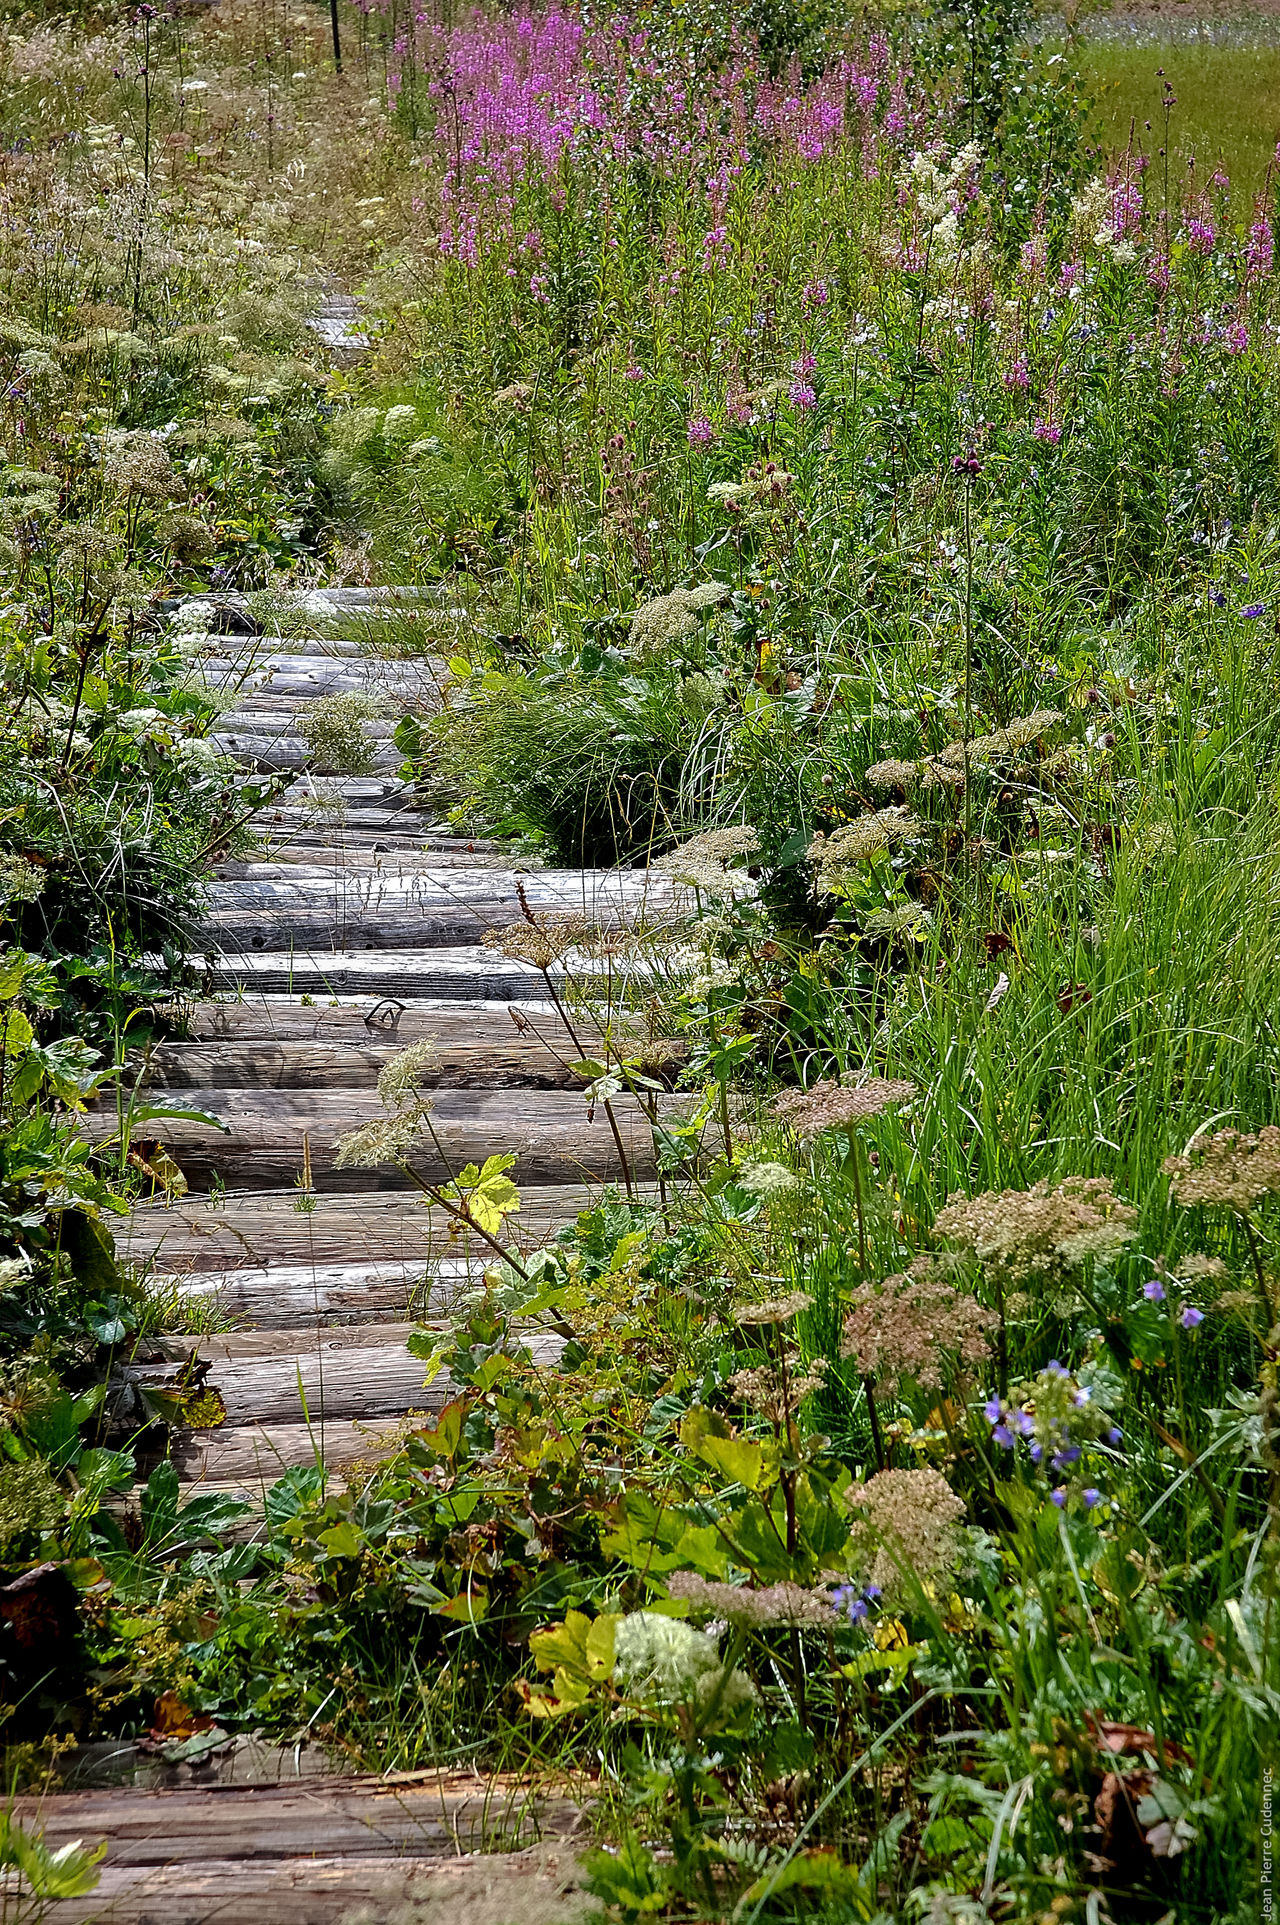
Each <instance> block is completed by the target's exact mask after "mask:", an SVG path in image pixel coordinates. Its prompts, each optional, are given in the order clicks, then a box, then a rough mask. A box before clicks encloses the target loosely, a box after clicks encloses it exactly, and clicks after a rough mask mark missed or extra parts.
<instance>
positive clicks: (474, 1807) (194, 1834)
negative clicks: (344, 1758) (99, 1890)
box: [11, 1772, 580, 1920]
mask: <svg viewBox="0 0 1280 1925" xmlns="http://www.w3.org/2000/svg"><path fill="white" fill-rule="evenodd" d="M11 1809H12V1811H13V1815H14V1816H15V1817H16V1818H17V1819H18V1821H19V1823H30V1824H33V1825H39V1826H40V1828H41V1829H42V1830H43V1833H44V1838H45V1843H46V1844H47V1845H48V1846H49V1847H50V1849H52V1850H58V1849H59V1848H60V1847H61V1846H63V1845H65V1844H71V1843H72V1842H74V1841H75V1840H76V1839H83V1840H84V1841H86V1842H90V1843H91V1842H96V1841H97V1840H100V1839H104V1838H105V1839H106V1841H107V1858H106V1863H107V1864H108V1865H109V1866H120V1867H122V1866H128V1865H131V1866H144V1865H149V1866H162V1865H179V1866H183V1867H191V1866H195V1865H199V1864H206V1863H208V1862H210V1861H218V1860H237V1861H239V1862H241V1863H253V1862H258V1863H261V1862H263V1861H266V1862H270V1861H271V1860H276V1859H282V1858H295V1857H302V1856H306V1855H309V1854H313V1853H314V1854H316V1855H322V1856H326V1857H330V1858H338V1857H341V1858H344V1859H355V1858H373V1859H382V1858H387V1857H389V1856H391V1855H392V1854H395V1853H398V1852H405V1853H412V1854H413V1855H414V1856H416V1857H422V1858H431V1857H441V1858H450V1857H453V1856H454V1855H455V1854H456V1853H457V1852H459V1851H468V1850H483V1849H484V1847H485V1846H486V1845H491V1844H497V1843H499V1842H506V1841H514V1840H516V1839H518V1838H519V1837H521V1836H522V1835H523V1836H525V1837H528V1836H530V1835H562V1836H567V1835H571V1834H572V1833H573V1832H574V1830H575V1829H576V1828H577V1826H578V1824H579V1823H580V1810H579V1808H578V1807H577V1806H576V1805H575V1804H573V1803H572V1802H571V1801H570V1800H569V1799H567V1798H565V1797H563V1796H560V1797H555V1796H550V1795H547V1796H543V1797H539V1796H537V1795H536V1793H535V1792H534V1790H533V1789H532V1788H531V1787H530V1786H529V1785H528V1784H521V1783H519V1782H518V1781H517V1780H514V1779H510V1778H503V1779H498V1780H495V1781H493V1782H492V1783H491V1784H486V1783H485V1782H484V1780H482V1779H479V1778H477V1777H475V1776H473V1775H472V1774H471V1773H464V1772H448V1773H439V1774H436V1773H432V1772H402V1773H397V1774H395V1775H393V1776H391V1777H389V1778H383V1779H379V1778H353V1777H344V1778H338V1779H311V1780H306V1781H304V1782H301V1783H295V1784H287V1783H286V1784H278V1785H254V1786H241V1785H235V1784H231V1785H227V1784H213V1785H209V1786H207V1787H206V1786H199V1787H197V1786H192V1787H189V1788H186V1787H184V1788H182V1789H179V1790H174V1791H165V1790H135V1789H133V1788H132V1787H125V1788H121V1789H113V1790H108V1791H81V1792H54V1793H52V1794H51V1795H49V1796H47V1797H44V1798H16V1799H14V1800H13V1801H12V1806H11ZM82 1902H83V1901H82ZM267 1915H268V1916H273V1915H272V1914H267ZM81 1917H82V1920H83V1913H82V1914H81Z"/></svg>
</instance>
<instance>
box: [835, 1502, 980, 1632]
mask: <svg viewBox="0 0 1280 1925" xmlns="http://www.w3.org/2000/svg"><path fill="white" fill-rule="evenodd" d="M848 1500H849V1503H850V1505H851V1506H852V1507H853V1509H854V1512H855V1522H854V1525H853V1530H852V1532H851V1534H850V1535H851V1540H852V1544H853V1549H854V1554H855V1556H857V1557H859V1558H860V1561H861V1562H862V1564H863V1565H864V1567H865V1575H866V1578H867V1579H868V1581H869V1582H870V1584H871V1585H873V1586H874V1587H875V1588H876V1589H877V1590H879V1591H880V1592H882V1593H883V1595H884V1597H885V1599H886V1601H889V1602H892V1601H893V1600H894V1599H895V1598H898V1599H901V1598H904V1597H908V1598H909V1597H910V1594H911V1579H912V1577H914V1578H915V1579H916V1580H917V1581H918V1582H919V1583H920V1584H922V1585H924V1586H925V1587H926V1588H929V1587H931V1586H932V1585H933V1584H934V1583H935V1582H936V1581H937V1580H938V1579H939V1578H941V1577H943V1576H945V1575H946V1574H947V1573H948V1572H949V1571H951V1570H953V1569H954V1568H955V1566H956V1564H957V1563H958V1562H959V1560H960V1554H961V1551H962V1548H963V1545H962V1540H961V1537H960V1529H959V1527H960V1520H961V1519H962V1518H963V1516H964V1502H963V1499H961V1498H959V1497H957V1495H956V1493H955V1492H954V1491H953V1490H952V1488H951V1486H950V1485H949V1484H948V1482H947V1480H946V1478H945V1477H942V1476H940V1474H939V1473H938V1472H937V1471H936V1470H883V1471H879V1472H877V1474H876V1475H875V1476H874V1477H872V1478H870V1479H869V1480H868V1482H867V1483H865V1484H863V1485H860V1486H855V1487H854V1488H853V1489H852V1490H851V1491H850V1492H849V1493H848Z"/></svg>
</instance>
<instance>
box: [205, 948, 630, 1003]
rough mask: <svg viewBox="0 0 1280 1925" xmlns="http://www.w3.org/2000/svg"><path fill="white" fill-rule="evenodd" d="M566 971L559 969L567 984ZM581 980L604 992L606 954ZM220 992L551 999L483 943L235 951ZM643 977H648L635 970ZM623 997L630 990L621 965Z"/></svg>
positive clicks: (536, 977)
mask: <svg viewBox="0 0 1280 1925" xmlns="http://www.w3.org/2000/svg"><path fill="white" fill-rule="evenodd" d="M567 973H568V972H566V970H565V968H564V966H563V965H561V964H557V965H555V966H553V968H552V971H551V974H552V979H553V981H555V982H557V983H562V982H564V981H565V980H566V976H567ZM572 975H573V977H574V978H575V979H576V980H577V981H588V980H593V979H594V980H598V981H599V982H600V984H601V992H602V994H603V989H604V986H605V985H606V984H607V983H608V981H609V965H608V963H607V961H605V960H603V959H601V958H599V957H584V958H582V959H580V960H574V961H573V970H572ZM212 977H213V987H214V988H215V989H224V990H230V991H232V992H233V993H235V994H245V995H250V994H255V993H257V994H267V995H277V996H278V995H286V996H304V995H305V996H316V997H324V998H326V999H330V998H332V999H334V1000H337V1001H342V1000H344V999H348V998H350V997H352V996H395V997H400V998H403V999H405V1000H414V1001H416V1000H420V999H421V998H424V997H439V998H440V1000H441V1001H442V1002H471V1001H475V1002H479V1003H525V1002H544V1001H545V1000H546V996H547V985H546V981H545V979H544V977H543V975H542V972H541V970H539V969H535V968H534V966H533V964H532V963H526V962H520V961H512V960H510V959H509V958H507V957H505V956H501V955H499V954H498V952H497V951H496V950H493V949H486V948H485V947H484V946H483V945H482V944H479V943H476V944H462V945H459V946H457V947H448V948H440V949H374V948H369V949H335V950H328V951H315V952H311V951H306V950H301V951H295V952H293V953H290V952H289V951H287V950H266V949H264V950H262V951H246V950H239V951H233V952H231V953H229V954H224V955H221V956H215V957H214V959H213V964H212ZM633 977H634V978H635V980H637V981H640V980H642V979H641V978H640V977H639V976H638V974H637V973H636V972H633ZM612 986H613V989H614V993H615V996H618V997H620V996H621V994H622V989H623V986H624V985H623V982H622V978H621V972H620V971H619V969H618V967H617V964H616V963H615V964H614V968H613V972H612Z"/></svg>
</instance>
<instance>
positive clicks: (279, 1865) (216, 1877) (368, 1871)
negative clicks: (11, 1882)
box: [16, 1794, 590, 1925]
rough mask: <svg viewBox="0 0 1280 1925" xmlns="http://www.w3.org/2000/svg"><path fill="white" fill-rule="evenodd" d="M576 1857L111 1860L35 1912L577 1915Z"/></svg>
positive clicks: (201, 1922)
mask: <svg viewBox="0 0 1280 1925" xmlns="http://www.w3.org/2000/svg"><path fill="white" fill-rule="evenodd" d="M85 1795H93V1794H85ZM151 1795H154V1794H151ZM575 1863H576V1856H575V1852H574V1850H573V1848H572V1847H571V1846H569V1845H564V1846H560V1847H558V1848H554V1849H550V1850H549V1849H548V1848H546V1847H541V1848H534V1849H533V1850H530V1851H526V1852H520V1853H513V1854H498V1853H494V1854H491V1855H486V1856H478V1857H452V1858H447V1857H441V1858H439V1859H435V1858H431V1859H428V1858H424V1857H422V1856H419V1855H417V1850H416V1848H415V1849H414V1851H412V1852H405V1853H400V1854H393V1853H387V1854H384V1855H382V1856H376V1857H375V1856H372V1855H362V1856H360V1857H358V1858H352V1857H341V1856H332V1855H329V1856H320V1855H318V1854H317V1855H307V1856H304V1857H283V1858H275V1859H252V1860H247V1861H246V1860H243V1859H235V1858H228V1859H216V1858H207V1859H205V1860H203V1861H202V1862H201V1864H200V1865H199V1866H198V1867H194V1868H190V1869H189V1868H188V1867H187V1866H186V1865H185V1864H180V1863H173V1864H168V1865H142V1866H131V1865H112V1864H108V1865H107V1867H106V1868H105V1870H104V1871H103V1874H102V1879H101V1882H100V1884H99V1886H98V1888H97V1890H96V1891H95V1892H94V1894H93V1896H92V1898H91V1899H84V1898H71V1899H60V1900H56V1901H54V1902H53V1903H51V1904H49V1905H42V1906H40V1907H39V1910H38V1914H32V1916H36V1915H38V1917H39V1918H40V1920H41V1925H264V1920H270V1925H354V1922H355V1921H359V1925H392V1921H393V1920H394V1921H397V1922H402V1921H405V1920H409V1919H412V1920H413V1921H414V1925H471V1921H473V1920H476V1921H479V1920H481V1919H484V1920H488V1919H494V1920H499V1921H503V1925H506V1921H511V1922H512V1925H514V1921H516V1920H519V1921H520V1925H577V1921H579V1920H584V1919H585V1918H586V1916H587V1914H588V1912H589V1910H590V1905H589V1901H588V1900H587V1897H586V1894H585V1893H584V1892H583V1891H582V1890H581V1888H580V1887H579V1885H578V1883H577V1880H576V1875H575ZM86 1907H89V1908H90V1909H88V1910H86ZM16 1916H21V1917H26V1916H27V1914H26V1913H25V1912H21V1913H18V1914H16Z"/></svg>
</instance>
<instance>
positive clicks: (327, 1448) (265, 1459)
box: [169, 1379, 448, 1500]
mask: <svg viewBox="0 0 1280 1925" xmlns="http://www.w3.org/2000/svg"><path fill="white" fill-rule="evenodd" d="M447 1401H448V1399H447V1397H446V1396H444V1394H443V1392H442V1391H441V1389H440V1381H439V1379H437V1381H436V1383H435V1384H433V1385H432V1387H431V1389H430V1390H429V1391H428V1390H424V1391H423V1392H422V1397H421V1402H420V1403H419V1405H418V1406H417V1409H416V1410H415V1411H413V1412H409V1411H403V1412H401V1413H400V1414H399V1415H397V1416H396V1417H394V1418H393V1417H371V1418H369V1419H368V1420H367V1421H365V1420H363V1419H361V1420H356V1419H353V1418H348V1417H334V1418H332V1419H330V1420H327V1421H326V1422H324V1423H323V1424H322V1423H321V1422H320V1421H319V1420H318V1419H315V1418H313V1419H312V1421H311V1422H310V1423H302V1422H295V1423H289V1422H288V1421H286V1420H284V1419H282V1420H281V1421H280V1422H278V1423H246V1424H227V1425H225V1426H224V1427H223V1428H222V1429H221V1430H198V1431H197V1430H189V1431H174V1432H172V1433H171V1438H170V1448H169V1456H170V1458H171V1460H172V1462H173V1467H174V1469H175V1470H176V1471H177V1473H178V1476H179V1478H180V1479H181V1480H182V1482H183V1483H184V1484H216V1485H217V1486H218V1487H219V1489H221V1490H230V1491H235V1492H239V1493H240V1494H241V1495H243V1496H245V1497H247V1498H249V1499H251V1500H252V1498H253V1497H254V1496H255V1495H261V1494H262V1492H263V1491H267V1490H270V1488H271V1486H272V1485H273V1484H276V1483H279V1481H280V1479H281V1478H282V1477H283V1476H284V1474H285V1472H286V1471H288V1470H297V1469H299V1468H300V1467H303V1466H305V1465H308V1464H314V1465H316V1466H317V1468H319V1469H321V1470H327V1471H334V1472H335V1473H338V1474H339V1475H340V1474H341V1473H342V1472H343V1471H349V1470H350V1469H351V1466H352V1465H353V1464H378V1463H382V1462H384V1461H385V1460H386V1459H387V1458H388V1457H391V1456H393V1455H394V1454H395V1452H396V1451H397V1450H398V1449H399V1448H400V1446H401V1444H402V1443H403V1441H404V1439H405V1437H406V1436H407V1435H408V1433H409V1431H411V1430H412V1429H413V1427H414V1423H413V1420H414V1417H415V1416H417V1417H418V1418H420V1419H426V1418H430V1417H431V1416H432V1415H433V1414H435V1413H436V1412H438V1411H440V1410H442V1409H443V1408H444V1405H445V1403H446V1402H447ZM294 1408H295V1411H296V1409H297V1405H296V1404H295V1406H294Z"/></svg>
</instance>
